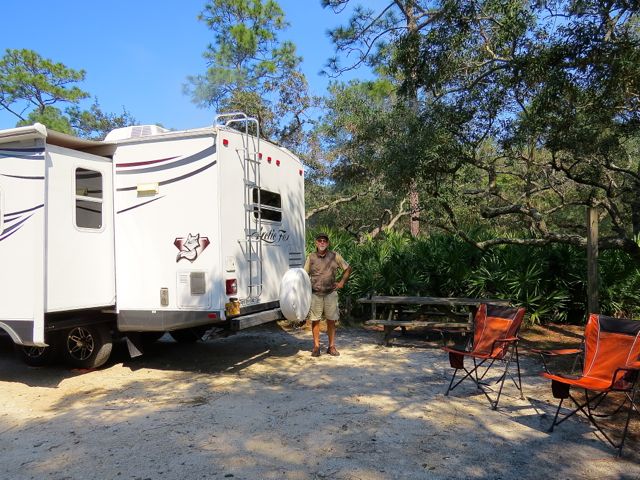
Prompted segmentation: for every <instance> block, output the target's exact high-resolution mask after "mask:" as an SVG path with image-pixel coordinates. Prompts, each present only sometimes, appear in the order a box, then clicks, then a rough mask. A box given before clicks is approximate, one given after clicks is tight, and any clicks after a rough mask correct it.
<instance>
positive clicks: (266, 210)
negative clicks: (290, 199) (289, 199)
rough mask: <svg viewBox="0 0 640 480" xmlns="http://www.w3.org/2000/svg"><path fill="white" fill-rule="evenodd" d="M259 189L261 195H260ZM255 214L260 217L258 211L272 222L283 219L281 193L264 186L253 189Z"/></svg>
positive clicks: (262, 216) (255, 216) (264, 218)
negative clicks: (266, 188)
mask: <svg viewBox="0 0 640 480" xmlns="http://www.w3.org/2000/svg"><path fill="white" fill-rule="evenodd" d="M258 191H259V192H260V195H258ZM253 203H254V205H255V206H254V207H253V216H254V218H258V212H259V213H260V217H261V218H262V220H268V221H270V222H281V221H282V198H281V197H280V194H279V193H275V192H270V191H269V190H264V189H263V188H260V189H257V188H254V189H253Z"/></svg>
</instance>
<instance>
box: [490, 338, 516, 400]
mask: <svg viewBox="0 0 640 480" xmlns="http://www.w3.org/2000/svg"><path fill="white" fill-rule="evenodd" d="M512 357H513V349H512V350H511V353H510V355H509V358H507V362H506V365H505V367H504V373H503V374H502V381H501V382H500V389H499V390H498V396H497V398H496V401H495V402H491V409H492V410H496V409H497V408H498V402H499V401H500V395H502V387H504V381H505V380H506V378H507V372H508V371H509V364H510V363H511V358H512Z"/></svg>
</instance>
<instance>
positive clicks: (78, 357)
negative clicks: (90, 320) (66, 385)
mask: <svg viewBox="0 0 640 480" xmlns="http://www.w3.org/2000/svg"><path fill="white" fill-rule="evenodd" d="M63 333H64V335H63V342H62V347H63V348H62V350H63V353H64V357H65V360H66V361H67V363H68V364H69V365H71V366H72V367H75V368H97V367H100V366H102V365H104V364H105V363H106V361H107V360H109V356H110V355H111V349H112V347H113V340H112V338H111V330H110V329H109V327H108V326H107V325H106V324H104V323H99V324H96V325H82V326H79V327H73V328H70V329H69V330H65V331H64V332H63Z"/></svg>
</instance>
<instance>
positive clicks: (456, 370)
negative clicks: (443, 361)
mask: <svg viewBox="0 0 640 480" xmlns="http://www.w3.org/2000/svg"><path fill="white" fill-rule="evenodd" d="M457 373H458V369H457V368H456V369H455V370H454V371H453V375H452V377H451V381H450V382H449V388H447V391H446V392H445V394H444V396H445V397H446V396H448V395H449V392H450V391H451V385H453V381H454V380H455V379H456V374H457Z"/></svg>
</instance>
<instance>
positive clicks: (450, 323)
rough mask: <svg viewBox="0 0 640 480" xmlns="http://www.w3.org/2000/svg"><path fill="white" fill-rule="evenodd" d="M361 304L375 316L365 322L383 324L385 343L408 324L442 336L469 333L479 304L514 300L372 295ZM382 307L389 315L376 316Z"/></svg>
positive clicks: (388, 342)
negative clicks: (365, 305) (395, 331)
mask: <svg viewBox="0 0 640 480" xmlns="http://www.w3.org/2000/svg"><path fill="white" fill-rule="evenodd" d="M358 303H361V304H370V305H371V316H372V318H371V320H368V321H366V322H365V325H378V326H382V327H383V328H384V339H383V343H384V344H385V345H389V344H390V341H391V334H392V332H393V331H394V330H395V329H396V328H400V329H401V330H402V331H403V332H405V330H406V328H407V327H421V328H425V329H428V330H431V331H437V332H439V333H440V334H441V335H443V339H444V333H447V332H458V333H462V334H466V333H470V332H472V331H473V317H474V315H475V311H476V309H477V307H478V305H480V304H481V303H491V304H495V305H504V306H508V305H510V303H511V302H510V301H509V300H504V299H495V298H460V297H414V296H371V297H365V298H360V299H358ZM380 307H384V308H385V310H386V311H387V315H386V317H387V318H385V319H379V318H377V316H378V309H379V308H380ZM461 309H462V311H461Z"/></svg>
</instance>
